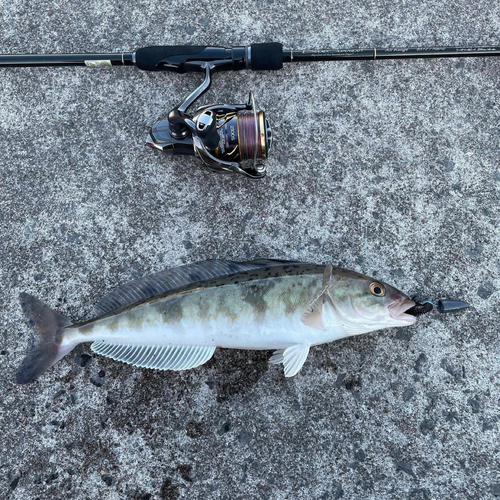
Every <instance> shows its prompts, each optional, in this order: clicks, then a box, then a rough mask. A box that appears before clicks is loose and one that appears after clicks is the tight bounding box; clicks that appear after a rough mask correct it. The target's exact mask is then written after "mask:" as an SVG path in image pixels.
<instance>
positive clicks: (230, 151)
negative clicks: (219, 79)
mask: <svg viewBox="0 0 500 500" xmlns="http://www.w3.org/2000/svg"><path fill="white" fill-rule="evenodd" d="M191 64H192V63H191ZM191 64H190V67H191ZM199 64H200V66H201V68H203V69H205V72H206V75H205V80H204V81H203V83H202V84H201V85H200V86H199V87H198V88H197V89H196V90H195V91H194V92H192V93H191V94H189V96H187V98H186V99H185V100H184V101H183V102H182V103H181V104H179V105H178V106H176V107H175V108H174V109H172V110H171V111H170V113H169V114H168V116H167V117H165V118H164V119H162V120H160V121H158V122H156V123H155V124H154V125H153V126H152V127H151V130H150V133H149V135H148V138H147V141H146V144H147V145H148V146H151V147H153V148H155V149H158V150H160V151H164V152H166V153H169V154H173V155H194V156H197V157H198V158H200V160H201V161H202V162H203V163H204V164H205V166H207V167H208V168H209V169H211V170H213V171H216V172H236V173H240V174H243V175H245V176H247V177H251V178H254V179H258V178H261V177H264V176H265V175H266V167H265V165H264V163H263V161H264V160H265V159H266V158H267V156H268V154H269V151H270V149H271V145H272V132H271V127H270V125H269V122H268V121H267V119H266V116H265V114H264V112H263V111H260V110H257V109H256V107H255V101H254V98H253V95H252V93H250V96H249V100H248V102H247V103H246V104H215V105H209V106H202V107H200V108H198V109H197V110H196V111H195V112H194V114H189V113H188V112H187V109H188V108H189V107H190V106H191V104H193V102H194V101H195V100H196V99H198V98H199V97H200V96H201V95H202V94H203V93H204V92H205V91H206V90H208V88H209V87H210V83H211V72H212V70H214V69H215V68H216V67H217V66H216V65H214V63H206V62H204V63H199Z"/></svg>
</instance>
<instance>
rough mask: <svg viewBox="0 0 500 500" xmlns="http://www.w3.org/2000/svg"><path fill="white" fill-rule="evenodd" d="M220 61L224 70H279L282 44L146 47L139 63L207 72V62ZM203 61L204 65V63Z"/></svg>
mask: <svg viewBox="0 0 500 500" xmlns="http://www.w3.org/2000/svg"><path fill="white" fill-rule="evenodd" d="M207 62H217V64H216V67H217V69H218V70H221V69H233V70H240V69H252V70H257V71H258V70H276V69H281V68H282V67H283V46H282V45H281V43H275V42H272V43H254V44H252V45H250V46H249V47H243V46H239V47H232V48H225V47H208V46H205V45H161V46H152V47H143V48H141V49H138V50H137V51H136V53H135V63H136V66H137V67H138V68H139V69H143V70H145V71H174V72H177V73H185V72H187V71H205V69H204V68H205V66H203V64H204V63H207ZM200 63H202V64H200Z"/></svg>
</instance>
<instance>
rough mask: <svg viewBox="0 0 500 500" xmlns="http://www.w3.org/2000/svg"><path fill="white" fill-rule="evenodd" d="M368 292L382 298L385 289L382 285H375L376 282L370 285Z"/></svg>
mask: <svg viewBox="0 0 500 500" xmlns="http://www.w3.org/2000/svg"><path fill="white" fill-rule="evenodd" d="M370 292H371V293H372V294H373V295H376V296H377V297H383V296H384V295H385V287H384V285H382V283H377V282H376V281H374V282H373V283H372V284H371V285H370Z"/></svg>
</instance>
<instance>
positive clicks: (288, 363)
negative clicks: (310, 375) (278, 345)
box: [269, 344, 311, 377]
mask: <svg viewBox="0 0 500 500" xmlns="http://www.w3.org/2000/svg"><path fill="white" fill-rule="evenodd" d="M309 347H311V344H296V345H292V346H290V347H287V348H286V349H278V350H276V351H274V353H273V355H272V356H271V358H270V359H269V363H271V364H273V365H279V364H280V363H283V368H284V369H285V377H293V376H294V375H297V373H299V371H300V369H301V368H302V365H303V364H304V362H305V360H306V359H307V355H308V354H309Z"/></svg>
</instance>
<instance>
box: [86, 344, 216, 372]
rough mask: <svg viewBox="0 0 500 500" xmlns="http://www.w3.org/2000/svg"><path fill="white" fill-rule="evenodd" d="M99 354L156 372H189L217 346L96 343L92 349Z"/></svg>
mask: <svg viewBox="0 0 500 500" xmlns="http://www.w3.org/2000/svg"><path fill="white" fill-rule="evenodd" d="M90 348H91V349H92V350H93V351H94V352H96V353H97V354H101V355H102V356H107V357H108V358H111V359H116V360H117V361H123V362H124V363H128V364H131V365H134V366H139V367H141V368H151V369H155V370H175V371H180V370H189V369H190V368H196V367H197V366H200V365H202V364H203V363H206V362H207V361H208V360H209V359H210V358H211V357H212V356H213V354H214V352H215V346H195V345H127V344H110V343H108V342H104V341H97V342H94V343H93V344H92V345H91V347H90Z"/></svg>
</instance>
